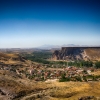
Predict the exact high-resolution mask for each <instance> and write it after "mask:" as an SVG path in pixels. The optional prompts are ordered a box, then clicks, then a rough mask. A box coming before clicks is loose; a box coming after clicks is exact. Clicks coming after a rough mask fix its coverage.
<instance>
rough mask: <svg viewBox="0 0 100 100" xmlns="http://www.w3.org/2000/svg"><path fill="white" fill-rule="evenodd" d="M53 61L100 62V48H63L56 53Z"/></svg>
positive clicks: (53, 55)
mask: <svg viewBox="0 0 100 100" xmlns="http://www.w3.org/2000/svg"><path fill="white" fill-rule="evenodd" d="M52 60H66V61H70V60H72V61H75V60H85V61H88V60H91V61H100V47H62V48H61V50H55V51H54V53H53V54H52Z"/></svg>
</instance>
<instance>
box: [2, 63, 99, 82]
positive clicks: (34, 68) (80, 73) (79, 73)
mask: <svg viewBox="0 0 100 100" xmlns="http://www.w3.org/2000/svg"><path fill="white" fill-rule="evenodd" d="M0 70H7V71H10V72H14V73H16V74H17V75H20V76H21V77H24V78H28V79H30V80H34V81H47V80H58V81H60V82H64V81H80V82H84V81H86V82H88V81H100V76H99V75H98V76H95V75H93V74H92V72H94V71H96V70H97V69H95V68H93V67H89V68H87V67H83V68H80V67H75V66H62V68H57V67H56V68H55V67H54V65H52V66H51V67H49V65H42V64H33V65H30V66H28V65H27V66H22V65H7V64H6V65H4V64H2V63H0Z"/></svg>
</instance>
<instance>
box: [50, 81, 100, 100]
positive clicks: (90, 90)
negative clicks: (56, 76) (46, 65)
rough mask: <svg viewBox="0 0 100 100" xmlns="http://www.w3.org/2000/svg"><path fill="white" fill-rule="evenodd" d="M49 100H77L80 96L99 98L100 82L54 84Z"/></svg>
mask: <svg viewBox="0 0 100 100" xmlns="http://www.w3.org/2000/svg"><path fill="white" fill-rule="evenodd" d="M55 86H56V88H55V89H54V90H52V93H51V95H52V97H53V98H52V99H51V100H78V98H80V97H82V96H96V97H98V96H100V82H87V83H86V82H65V83H59V82H57V83H55Z"/></svg>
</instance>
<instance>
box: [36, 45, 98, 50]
mask: <svg viewBox="0 0 100 100" xmlns="http://www.w3.org/2000/svg"><path fill="white" fill-rule="evenodd" d="M61 47H100V45H75V44H64V45H48V44H45V45H42V46H40V47H37V48H38V49H60V48H61Z"/></svg>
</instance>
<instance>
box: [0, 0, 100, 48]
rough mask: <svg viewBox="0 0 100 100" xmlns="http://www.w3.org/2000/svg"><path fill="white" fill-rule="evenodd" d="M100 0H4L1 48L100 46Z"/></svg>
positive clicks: (0, 8) (0, 17)
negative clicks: (67, 45) (69, 45)
mask: <svg viewBox="0 0 100 100" xmlns="http://www.w3.org/2000/svg"><path fill="white" fill-rule="evenodd" d="M99 5H100V1H99V0H0V48H26V47H28V48H29V47H38V46H41V45H44V44H49V45H63V44H77V45H100V6H99Z"/></svg>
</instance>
